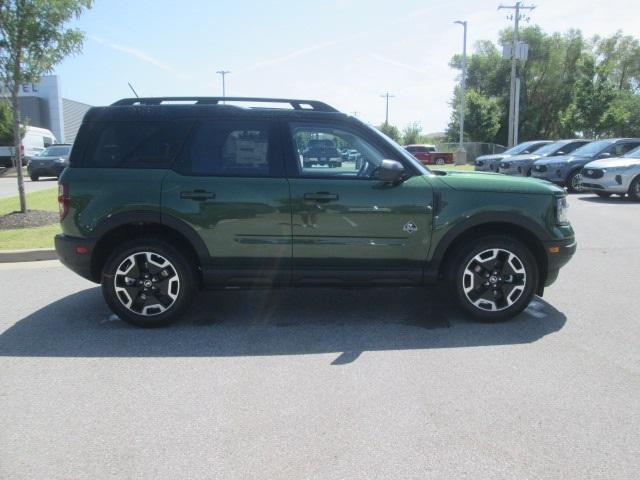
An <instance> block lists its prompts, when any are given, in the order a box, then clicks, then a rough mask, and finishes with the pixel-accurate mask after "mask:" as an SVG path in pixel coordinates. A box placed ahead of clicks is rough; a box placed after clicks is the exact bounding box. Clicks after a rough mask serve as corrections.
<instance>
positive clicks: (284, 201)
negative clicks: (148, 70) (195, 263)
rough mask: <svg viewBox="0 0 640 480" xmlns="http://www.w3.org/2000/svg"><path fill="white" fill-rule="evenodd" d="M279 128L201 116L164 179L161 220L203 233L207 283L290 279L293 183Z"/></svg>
mask: <svg viewBox="0 0 640 480" xmlns="http://www.w3.org/2000/svg"><path fill="white" fill-rule="evenodd" d="M277 128H278V126H277V123H276V122H274V121H269V120H253V119H246V120H242V119H237V120H233V121H228V120H224V121H221V120H215V119H211V120H202V121H199V122H197V124H196V125H195V127H194V131H193V132H192V134H191V137H190V139H189V141H188V142H187V144H186V145H185V148H184V149H183V151H182V153H181V155H180V156H179V158H178V160H177V162H176V164H175V165H174V168H173V169H172V170H171V171H170V172H169V173H168V174H167V176H166V177H165V179H164V181H163V185H162V215H163V221H166V222H167V223H169V222H181V223H184V224H186V225H188V226H189V227H190V228H191V229H192V230H193V231H195V232H197V234H198V235H199V236H200V238H201V239H202V241H203V243H204V245H205V246H206V249H207V252H208V264H207V265H205V266H204V275H205V281H206V282H207V283H214V284H222V285H234V284H238V285H244V284H261V283H271V282H276V283H288V282H289V280H290V266H291V210H290V203H289V186H288V183H287V180H286V179H285V178H284V176H283V161H282V153H281V149H280V143H279V141H278V130H277Z"/></svg>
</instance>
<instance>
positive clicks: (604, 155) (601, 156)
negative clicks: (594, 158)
mask: <svg viewBox="0 0 640 480" xmlns="http://www.w3.org/2000/svg"><path fill="white" fill-rule="evenodd" d="M610 156H611V154H610V153H609V152H602V153H601V154H600V155H598V158H607V157H610Z"/></svg>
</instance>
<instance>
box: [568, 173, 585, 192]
mask: <svg viewBox="0 0 640 480" xmlns="http://www.w3.org/2000/svg"><path fill="white" fill-rule="evenodd" d="M567 189H568V190H569V191H570V192H572V193H578V192H582V191H583V190H584V188H583V187H582V174H581V173H580V170H576V171H575V172H572V173H571V174H569V177H568V178H567Z"/></svg>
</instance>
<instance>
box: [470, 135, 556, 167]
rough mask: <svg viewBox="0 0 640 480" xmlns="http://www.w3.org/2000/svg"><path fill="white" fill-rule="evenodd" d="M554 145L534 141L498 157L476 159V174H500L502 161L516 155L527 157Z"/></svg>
mask: <svg viewBox="0 0 640 480" xmlns="http://www.w3.org/2000/svg"><path fill="white" fill-rule="evenodd" d="M549 143H552V142H551V140H532V141H530V142H524V143H520V144H518V145H516V146H515V147H512V148H510V149H509V150H507V151H505V152H503V153H498V154H496V155H481V156H479V157H478V158H476V160H475V162H474V164H475V170H476V172H496V173H497V172H498V168H499V166H500V162H501V161H502V159H505V158H509V157H513V156H515V155H527V154H529V153H533V152H535V151H536V150H538V149H539V148H540V147H542V146H544V145H548V144H549Z"/></svg>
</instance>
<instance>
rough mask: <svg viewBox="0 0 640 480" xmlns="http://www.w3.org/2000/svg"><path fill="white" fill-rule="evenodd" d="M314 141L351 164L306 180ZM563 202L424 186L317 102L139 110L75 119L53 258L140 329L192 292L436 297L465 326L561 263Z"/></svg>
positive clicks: (164, 319)
mask: <svg viewBox="0 0 640 480" xmlns="http://www.w3.org/2000/svg"><path fill="white" fill-rule="evenodd" d="M223 100H225V102H224V103H223ZM262 102H269V105H273V104H274V103H279V104H281V105H282V106H283V107H285V106H286V107H287V108H264V107H263V108H259V107H256V106H255V105H256V104H257V105H260V104H262V105H263V106H264V105H265V104H264V103H262ZM239 104H244V105H245V106H240V105H239ZM247 104H249V106H247ZM314 140H323V141H325V140H326V141H331V142H332V143H333V145H339V146H340V147H341V148H342V149H348V150H356V151H357V152H359V153H360V156H361V158H362V159H363V161H361V162H360V164H359V165H357V166H356V162H354V161H349V160H344V161H342V165H341V166H339V167H337V166H335V165H334V167H333V168H330V166H329V165H325V166H322V165H318V164H314V165H313V166H305V160H304V158H305V151H308V148H309V145H310V144H313V141H314ZM565 197H566V196H565V192H564V190H562V189H561V188H559V187H556V186H554V185H552V184H551V183H549V182H545V181H539V180H532V179H527V178H512V177H507V176H504V175H498V174H484V173H471V172H469V173H466V172H465V173H462V172H459V173H458V172H431V171H429V170H428V169H427V168H426V167H424V166H423V165H421V164H420V163H419V162H418V161H416V160H415V158H413V156H411V155H410V154H409V153H408V152H407V151H406V150H405V149H404V148H402V147H400V146H399V145H397V144H396V143H394V142H393V141H392V140H390V139H389V138H387V137H386V136H385V135H383V134H382V133H380V132H379V131H378V130H376V129H375V128H372V127H369V126H367V125H365V124H364V123H362V122H361V121H359V120H358V119H356V118H354V117H350V116H348V115H345V114H343V113H340V112H338V111H337V110H335V109H334V108H332V107H330V106H328V105H326V104H324V103H322V102H318V101H312V100H282V99H255V98H229V97H227V98H226V99H222V98H217V97H213V98H212V97H204V98H200V97H195V98H173V97H168V98H134V99H124V100H120V101H118V102H116V103H114V104H113V105H111V106H107V107H96V108H92V109H90V110H89V111H88V112H87V114H86V115H85V118H84V121H83V123H82V126H81V128H80V131H79V133H78V136H77V139H76V143H75V145H74V147H73V150H72V152H71V156H70V159H69V167H68V168H66V169H65V170H64V172H63V173H62V176H61V177H60V182H59V204H60V218H61V223H62V230H63V233H62V234H61V235H58V236H56V239H55V243H56V250H57V252H58V255H59V257H60V260H61V261H62V262H63V263H64V264H65V265H67V266H68V267H69V268H71V269H72V270H74V271H75V272H77V273H78V274H80V275H82V276H83V277H85V278H87V279H89V280H92V281H94V282H96V283H100V284H101V285H102V292H103V295H104V298H105V300H106V302H107V303H108V305H109V306H110V308H111V309H112V310H113V311H114V312H115V313H116V314H117V315H119V316H120V317H121V318H122V319H123V320H125V321H128V322H130V323H132V324H135V325H139V326H145V327H153V326H160V325H166V324H168V323H170V322H172V321H174V320H176V319H177V318H179V317H180V315H182V314H183V313H184V312H185V311H186V310H187V308H188V307H189V304H190V302H191V299H192V296H193V294H194V292H195V291H196V290H198V289H199V288H206V287H209V288H211V287H213V288H226V287H243V286H245V287H255V286H308V285H316V286H332V287H342V286H381V285H385V286H407V285H409V286H411V285H413V286H419V285H424V284H428V283H434V282H439V281H446V282H448V284H449V287H450V289H451V292H452V294H453V296H454V297H455V298H456V299H457V302H458V303H459V304H460V306H461V307H462V308H463V309H464V310H466V311H467V312H468V313H470V314H471V315H473V316H475V317H477V318H479V319H481V320H485V321H498V320H504V319H507V318H509V317H512V316H514V315H516V314H518V313H519V312H521V311H522V310H523V309H524V308H525V307H526V306H527V305H528V304H529V302H530V301H531V299H532V297H533V296H534V295H535V294H536V293H537V294H538V295H542V293H543V290H544V287H545V286H548V285H550V284H551V283H552V282H553V281H554V280H555V279H556V277H557V275H558V270H559V269H560V267H562V266H563V265H564V264H565V263H566V262H567V261H568V260H569V259H570V258H571V255H572V254H573V253H574V251H575V249H576V242H575V239H574V233H573V230H572V228H571V226H570V224H569V222H568V221H567V217H566V212H567V204H566V198H565Z"/></svg>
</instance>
